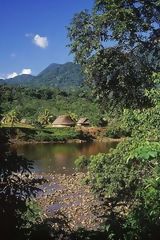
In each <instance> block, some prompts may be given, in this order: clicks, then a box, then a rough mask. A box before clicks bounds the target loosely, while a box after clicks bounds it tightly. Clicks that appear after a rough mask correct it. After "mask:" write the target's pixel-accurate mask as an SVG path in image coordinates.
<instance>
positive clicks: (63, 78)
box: [0, 62, 84, 89]
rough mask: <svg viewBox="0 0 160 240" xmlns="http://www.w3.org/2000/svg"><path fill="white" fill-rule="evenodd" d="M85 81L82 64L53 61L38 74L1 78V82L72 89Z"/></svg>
mask: <svg viewBox="0 0 160 240" xmlns="http://www.w3.org/2000/svg"><path fill="white" fill-rule="evenodd" d="M83 81H84V77H83V75H82V73H81V68H80V66H79V65H78V64H75V63H72V62H67V63H65V64H58V63H52V64H50V65H49V66H48V67H47V68H45V69H44V70H43V71H42V72H40V73H39V74H38V75H37V76H32V75H26V74H23V75H19V76H16V77H14V78H11V79H5V80H2V79H0V84H4V83H5V84H9V85H18V86H28V87H58V88H60V89H70V88H75V87H78V86H80V85H82V83H83Z"/></svg>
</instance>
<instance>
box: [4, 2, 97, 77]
mask: <svg viewBox="0 0 160 240" xmlns="http://www.w3.org/2000/svg"><path fill="white" fill-rule="evenodd" d="M93 2H94V0H0V30H1V37H0V78H10V77H14V76H17V75H19V74H33V75H37V74H38V73H39V72H41V71H42V70H43V69H44V68H46V67H47V66H48V65H49V64H51V63H65V62H68V61H73V56H72V55H70V54H69V48H68V47H66V45H67V44H68V43H69V40H68V39H67V30H66V26H68V25H69V23H70V21H71V19H72V17H73V16H74V14H75V13H77V12H80V11H81V10H84V9H91V7H92V6H93Z"/></svg>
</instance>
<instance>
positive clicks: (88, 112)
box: [0, 85, 101, 125]
mask: <svg viewBox="0 0 160 240" xmlns="http://www.w3.org/2000/svg"><path fill="white" fill-rule="evenodd" d="M0 92H1V93H2V99H1V108H2V113H3V115H4V116H5V115H6V114H7V113H8V112H10V111H12V110H14V111H16V112H17V113H19V114H18V119H19V121H20V120H21V119H26V120H27V121H28V122H32V123H36V122H37V121H38V119H39V117H40V119H39V120H40V121H41V120H44V119H45V120H46V116H45V114H46V113H45V110H47V111H48V112H49V116H52V117H50V118H48V117H47V118H48V121H52V120H54V119H55V117H56V116H58V115H63V114H67V113H72V115H73V116H74V117H76V118H80V117H87V118H88V119H89V120H90V122H91V123H92V124H93V125H97V124H98V123H99V120H100V117H101V111H100V109H99V106H98V104H97V103H96V101H95V99H94V98H93V97H92V95H91V93H90V91H89V90H87V89H85V88H84V87H83V88H78V89H77V90H74V91H70V92H64V91H60V90H58V89H56V88H52V89H51V88H50V89H49V88H48V89H47V88H46V89H41V88H40V89H31V88H24V87H23V88H22V87H9V86H3V85H2V86H0ZM42 122H43V121H42Z"/></svg>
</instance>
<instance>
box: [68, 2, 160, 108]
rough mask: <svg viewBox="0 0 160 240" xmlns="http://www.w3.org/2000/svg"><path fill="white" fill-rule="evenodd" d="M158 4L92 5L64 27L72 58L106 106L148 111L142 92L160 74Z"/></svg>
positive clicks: (108, 3)
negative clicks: (136, 108) (155, 74)
mask: <svg viewBox="0 0 160 240" xmlns="http://www.w3.org/2000/svg"><path fill="white" fill-rule="evenodd" d="M159 8H160V6H159V0H156V1H154V0H152V1H136V0H132V1H130V0H127V1H124V0H123V1H121V0H118V1H117V0H109V1H105V0H96V1H95V4H94V7H93V10H92V12H91V13H90V12H87V11H82V12H80V13H78V14H75V16H74V18H73V19H72V21H71V24H70V26H69V27H68V36H69V39H70V45H69V47H70V49H71V53H73V54H74V55H75V60H76V62H78V63H79V64H81V66H82V68H83V71H84V73H85V77H86V80H87V81H88V82H89V83H91V84H92V86H93V88H94V92H95V93H96V95H97V97H98V98H99V100H100V101H101V103H103V105H104V106H106V105H107V104H108V103H110V104H111V103H112V104H114V106H115V105H116V104H117V103H121V104H122V105H123V106H125V107H129V106H132V107H133V106H134V107H137V106H138V107H140V106H144V105H148V104H149V102H148V98H147V97H146V96H145V95H144V90H145V88H147V89H150V88H151V87H152V86H153V82H152V79H151V74H152V72H153V70H154V71H156V70H158V69H159V58H158V50H159V25H160V21H159Z"/></svg>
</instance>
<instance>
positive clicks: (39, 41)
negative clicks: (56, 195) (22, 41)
mask: <svg viewBox="0 0 160 240" xmlns="http://www.w3.org/2000/svg"><path fill="white" fill-rule="evenodd" d="M33 43H34V44H35V45H37V46H38V47H40V48H46V47H48V39H47V37H41V36H40V35H39V34H36V35H35V36H34V38H33Z"/></svg>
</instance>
